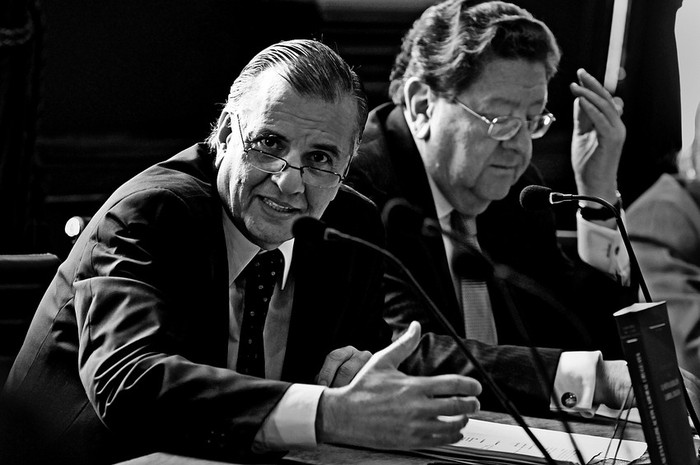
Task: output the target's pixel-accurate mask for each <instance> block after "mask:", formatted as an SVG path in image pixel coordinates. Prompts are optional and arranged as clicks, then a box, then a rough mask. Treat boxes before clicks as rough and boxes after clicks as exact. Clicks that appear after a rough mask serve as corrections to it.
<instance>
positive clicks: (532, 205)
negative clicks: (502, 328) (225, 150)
mask: <svg viewBox="0 0 700 465" xmlns="http://www.w3.org/2000/svg"><path fill="white" fill-rule="evenodd" d="M573 200H587V201H589V202H595V203H598V204H600V205H603V207H605V208H607V209H608V210H610V211H611V212H612V213H613V214H614V215H615V222H616V223H617V229H618V230H619V231H620V236H621V237H622V242H623V243H624V244H625V249H626V250H627V254H628V255H629V257H630V265H631V267H632V272H633V273H634V274H635V277H636V278H637V281H638V282H639V287H640V289H641V290H642V294H643V295H644V300H646V302H647V303H651V302H653V300H652V298H651V294H650V293H649V289H648V288H647V284H646V281H645V280H644V275H643V274H642V269H641V267H640V266H639V262H638V261H637V256H636V255H635V253H634V249H633V248H632V242H631V241H630V238H629V235H628V234H627V228H625V222H624V221H623V220H622V215H621V214H620V211H619V210H618V209H617V208H616V207H615V206H614V205H612V204H611V203H610V202H608V201H607V200H605V199H602V198H600V197H594V196H591V195H574V194H561V193H559V192H553V191H552V190H551V189H550V188H548V187H544V186H538V185H534V184H533V185H530V186H527V187H525V188H524V189H523V190H522V191H521V192H520V205H521V206H522V207H523V208H524V209H526V210H541V209H545V208H549V207H551V206H552V205H554V204H557V203H561V202H569V201H573ZM680 377H681V379H683V376H682V374H681V375H680ZM683 394H684V397H685V403H686V404H687V407H688V413H689V415H690V418H691V420H692V422H693V426H694V427H695V430H696V431H700V419H698V416H697V413H696V412H695V409H694V407H693V404H692V403H691V402H690V396H689V394H688V390H687V389H683Z"/></svg>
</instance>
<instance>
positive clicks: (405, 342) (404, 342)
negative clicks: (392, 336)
mask: <svg viewBox="0 0 700 465" xmlns="http://www.w3.org/2000/svg"><path fill="white" fill-rule="evenodd" d="M420 333H421V328H420V323H418V322H417V321H412V322H411V324H410V326H409V327H408V329H407V330H406V332H404V333H403V334H402V335H401V336H400V337H399V338H398V339H397V340H395V341H394V342H392V343H391V345H389V346H387V347H385V348H384V349H382V350H380V351H379V352H377V353H376V360H377V362H378V363H379V364H384V363H388V364H390V365H391V366H393V367H398V366H399V364H400V363H401V362H403V361H404V360H405V359H406V357H408V356H409V355H410V354H411V352H413V351H414V350H416V347H418V342H419V341H420V335H421V334H420Z"/></svg>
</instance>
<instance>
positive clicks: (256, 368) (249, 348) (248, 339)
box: [236, 249, 284, 378]
mask: <svg viewBox="0 0 700 465" xmlns="http://www.w3.org/2000/svg"><path fill="white" fill-rule="evenodd" d="M283 262H284V257H283V256H282V252H280V251H279V250H278V249H275V250H271V251H269V252H261V253H258V254H257V255H256V256H255V257H254V258H253V260H252V261H251V262H250V263H249V264H248V266H246V268H245V270H243V274H244V277H245V291H244V292H245V294H244V298H243V299H244V300H243V321H242V322H241V334H240V338H239V345H238V361H237V363H236V371H238V372H239V373H242V374H245V375H251V376H257V377H259V378H264V377H265V350H264V343H263V328H264V327H265V318H266V317H267V310H268V308H269V307H270V297H271V296H272V291H273V289H274V288H275V283H276V282H277V280H278V279H279V278H280V276H281V274H282V267H283Z"/></svg>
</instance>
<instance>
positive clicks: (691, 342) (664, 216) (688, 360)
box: [628, 198, 700, 376]
mask: <svg viewBox="0 0 700 465" xmlns="http://www.w3.org/2000/svg"><path fill="white" fill-rule="evenodd" d="M640 202H641V203H640V204H639V205H634V207H636V208H634V209H632V211H631V213H630V215H629V216H628V218H629V222H630V223H629V228H630V236H631V239H632V241H633V244H634V248H635V253H636V255H637V258H638V260H639V264H640V267H641V268H642V272H643V273H644V276H645V277H646V282H647V285H648V287H649V291H650V293H651V295H652V298H653V299H654V300H665V301H666V302H667V308H668V316H669V321H670V324H671V332H672V334H673V340H674V341H675V344H676V354H677V356H678V361H679V364H680V365H681V366H682V367H683V368H685V369H687V370H689V371H691V372H692V373H693V374H695V375H696V376H697V375H700V210H698V208H697V206H696V205H695V204H694V203H693V202H692V199H689V198H688V199H664V198H658V199H652V198H647V199H646V200H642V199H641V198H640Z"/></svg>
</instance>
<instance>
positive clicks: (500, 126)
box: [452, 98, 557, 141]
mask: <svg viewBox="0 0 700 465" xmlns="http://www.w3.org/2000/svg"><path fill="white" fill-rule="evenodd" d="M452 101H453V102H454V103H456V104H457V105H459V106H460V107H462V108H463V109H465V110H466V111H468V112H469V113H471V114H472V115H474V116H476V117H477V118H479V119H480V120H481V121H483V122H484V123H486V124H488V125H489V129H488V135H489V137H491V138H492V139H495V140H500V141H504V140H510V139H512V138H513V137H514V136H515V135H516V134H517V133H518V131H520V128H521V127H523V124H524V125H525V129H526V130H527V132H528V134H530V138H531V139H539V138H540V137H542V136H544V135H545V134H546V133H547V130H549V127H550V126H551V125H552V123H553V122H555V121H556V120H557V119H556V118H555V117H554V115H553V114H551V113H550V112H548V111H546V110H545V112H544V113H542V114H541V115H537V116H535V117H534V118H531V119H527V120H523V119H521V118H518V117H516V116H497V117H496V118H493V119H488V118H487V117H485V116H484V115H481V114H479V113H477V112H475V111H474V110H472V109H471V108H469V107H468V106H467V105H465V104H464V103H462V102H460V101H459V100H457V99H456V98H453V99H452Z"/></svg>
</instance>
